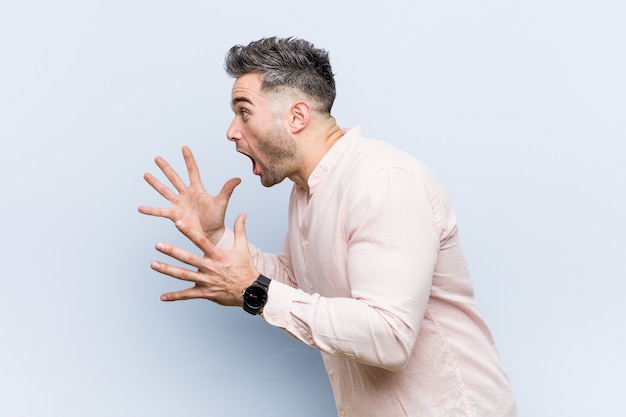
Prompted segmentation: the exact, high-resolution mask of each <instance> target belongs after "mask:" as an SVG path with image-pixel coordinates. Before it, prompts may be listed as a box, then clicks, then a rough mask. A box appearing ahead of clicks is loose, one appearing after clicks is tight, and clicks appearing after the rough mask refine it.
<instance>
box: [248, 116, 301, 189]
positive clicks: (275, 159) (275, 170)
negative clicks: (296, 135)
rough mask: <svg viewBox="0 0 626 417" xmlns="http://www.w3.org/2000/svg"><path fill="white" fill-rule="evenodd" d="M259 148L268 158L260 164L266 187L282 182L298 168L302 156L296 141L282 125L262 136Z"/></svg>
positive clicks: (262, 179)
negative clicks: (299, 155) (299, 153)
mask: <svg viewBox="0 0 626 417" xmlns="http://www.w3.org/2000/svg"><path fill="white" fill-rule="evenodd" d="M258 149H259V152H260V153H261V154H263V155H264V156H265V158H266V162H265V163H262V164H260V165H261V184H263V186H264V187H271V186H273V185H276V184H279V183H281V182H282V181H283V180H284V179H285V178H287V177H288V176H289V175H290V174H291V173H292V172H294V171H295V170H296V169H297V168H298V165H299V161H300V158H299V157H298V148H297V147H296V142H295V140H294V139H293V138H292V137H291V135H290V134H289V133H288V132H287V131H285V129H284V128H283V127H282V126H275V127H273V128H272V129H270V130H269V131H268V132H267V133H266V134H265V135H263V136H262V137H260V138H259V140H258ZM257 163H259V161H257Z"/></svg>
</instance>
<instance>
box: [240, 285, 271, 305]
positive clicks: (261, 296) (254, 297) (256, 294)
mask: <svg viewBox="0 0 626 417" xmlns="http://www.w3.org/2000/svg"><path fill="white" fill-rule="evenodd" d="M243 300H244V302H245V303H246V304H247V305H248V306H249V307H252V308H261V307H263V306H264V305H265V302H266V301H267V292H266V291H265V290H264V289H263V288H261V287H255V286H251V287H248V289H247V290H246V292H245V293H244V294H243Z"/></svg>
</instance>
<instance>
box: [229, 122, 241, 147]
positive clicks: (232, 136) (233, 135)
mask: <svg viewBox="0 0 626 417" xmlns="http://www.w3.org/2000/svg"><path fill="white" fill-rule="evenodd" d="M236 121H237V120H236V119H233V121H232V122H231V123H230V126H228V129H227V130H226V138H227V139H228V140H230V141H232V142H234V141H236V140H237V139H241V132H240V131H239V129H238V128H237V126H236Z"/></svg>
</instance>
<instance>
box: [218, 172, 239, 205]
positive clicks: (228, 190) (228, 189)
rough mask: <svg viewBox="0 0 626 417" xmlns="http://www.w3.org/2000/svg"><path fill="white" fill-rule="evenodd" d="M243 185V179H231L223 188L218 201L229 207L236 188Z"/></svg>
mask: <svg viewBox="0 0 626 417" xmlns="http://www.w3.org/2000/svg"><path fill="white" fill-rule="evenodd" d="M239 184H241V178H231V179H229V180H228V181H226V183H225V184H224V186H223V187H222V189H221V190H220V192H219V194H218V195H217V199H218V200H219V201H220V202H221V203H222V204H224V206H227V205H228V202H229V201H230V196H232V195H233V191H235V187H237V186H238V185H239Z"/></svg>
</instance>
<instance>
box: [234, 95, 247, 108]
mask: <svg viewBox="0 0 626 417" xmlns="http://www.w3.org/2000/svg"><path fill="white" fill-rule="evenodd" d="M242 102H243V103H248V104H252V101H251V100H250V99H249V98H248V97H242V96H240V97H234V98H233V101H232V106H233V107H235V105H237V104H238V103H242Z"/></svg>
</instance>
